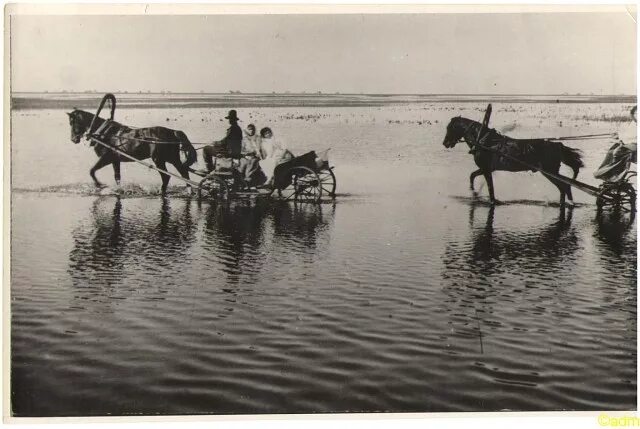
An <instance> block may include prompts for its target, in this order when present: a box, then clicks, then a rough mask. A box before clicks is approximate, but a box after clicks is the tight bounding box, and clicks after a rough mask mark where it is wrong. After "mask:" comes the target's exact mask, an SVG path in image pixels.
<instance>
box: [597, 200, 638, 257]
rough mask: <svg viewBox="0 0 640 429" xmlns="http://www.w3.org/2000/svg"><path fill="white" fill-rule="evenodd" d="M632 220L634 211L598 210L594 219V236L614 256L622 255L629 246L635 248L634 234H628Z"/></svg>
mask: <svg viewBox="0 0 640 429" xmlns="http://www.w3.org/2000/svg"><path fill="white" fill-rule="evenodd" d="M634 220H635V212H631V213H623V212H621V211H619V210H618V211H615V210H614V211H599V212H598V213H597V214H596V219H595V226H596V233H595V236H596V237H597V238H598V239H599V240H600V241H601V242H602V243H603V244H605V245H606V247H607V248H608V249H610V250H611V251H612V252H613V253H614V254H615V255H616V256H622V254H623V253H624V252H625V251H628V250H629V247H630V246H633V248H634V249H635V246H636V240H635V236H633V235H632V234H629V232H630V230H631V228H632V227H633V224H634Z"/></svg>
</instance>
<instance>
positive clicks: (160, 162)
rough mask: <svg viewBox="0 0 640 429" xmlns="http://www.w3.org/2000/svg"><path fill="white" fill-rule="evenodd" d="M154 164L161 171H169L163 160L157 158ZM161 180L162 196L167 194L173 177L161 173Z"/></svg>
mask: <svg viewBox="0 0 640 429" xmlns="http://www.w3.org/2000/svg"><path fill="white" fill-rule="evenodd" d="M153 162H154V164H155V165H156V167H158V168H159V169H161V170H166V169H167V164H166V163H165V161H164V160H163V159H159V158H156V159H154V160H153ZM160 178H162V194H163V195H164V194H165V193H166V192H167V186H169V179H170V178H171V176H169V175H168V174H167V173H160Z"/></svg>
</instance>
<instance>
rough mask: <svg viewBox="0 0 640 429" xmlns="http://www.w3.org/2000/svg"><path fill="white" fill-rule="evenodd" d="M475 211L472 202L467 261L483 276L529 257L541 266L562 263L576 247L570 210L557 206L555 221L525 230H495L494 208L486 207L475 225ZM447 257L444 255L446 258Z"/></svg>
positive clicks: (571, 210) (575, 236) (576, 239)
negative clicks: (483, 218) (483, 217)
mask: <svg viewBox="0 0 640 429" xmlns="http://www.w3.org/2000/svg"><path fill="white" fill-rule="evenodd" d="M475 211H476V205H474V204H472V205H471V206H470V209H469V226H470V228H471V229H472V239H471V241H472V245H471V247H470V249H471V252H470V253H469V254H468V255H466V256H468V258H469V259H468V260H467V261H466V262H467V263H470V264H472V265H473V266H475V267H476V271H478V272H482V273H483V274H485V275H488V274H492V273H494V272H498V271H501V270H502V266H503V265H505V264H517V263H519V261H523V260H526V261H530V260H531V259H532V258H533V259H534V260H536V264H537V265H539V266H542V267H544V266H545V265H544V264H546V263H553V264H557V263H563V260H564V259H566V258H567V257H569V256H570V255H571V253H573V252H574V251H575V250H576V248H577V245H578V238H577V235H576V232H575V230H573V229H572V228H571V219H572V217H573V209H568V210H567V211H565V210H564V209H559V215H558V219H557V221H555V222H553V223H551V224H550V225H548V226H545V227H542V228H540V229H528V230H525V231H511V230H506V229H502V230H498V231H495V230H494V216H495V207H490V208H489V209H488V214H487V219H486V222H485V225H484V227H482V228H475V227H474V221H475ZM454 246H455V244H454ZM463 255H464V253H463ZM449 259H450V258H449V257H445V260H449ZM453 259H455V257H454V258H453Z"/></svg>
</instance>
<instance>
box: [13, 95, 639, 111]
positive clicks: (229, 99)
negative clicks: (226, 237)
mask: <svg viewBox="0 0 640 429" xmlns="http://www.w3.org/2000/svg"><path fill="white" fill-rule="evenodd" d="M102 95H103V94H98V93H70V92H67V93H64V92H59V93H51V92H50V93H33V92H21V93H13V94H12V96H11V109H12V110H23V109H72V108H74V107H77V108H81V109H95V108H97V107H98V104H99V102H100V100H101V98H102ZM116 98H117V100H118V107H125V108H128V109H135V108H145V109H148V108H228V107H237V108H248V107H375V106H386V105H401V104H416V103H465V102H467V103H481V102H482V103H637V97H636V96H635V95H567V94H562V95H521V94H519V95H504V94H494V95H491V94H417V95H410V94H304V93H302V94H301V93H297V94H241V93H234V94H200V93H197V94H192V93H175V94H174V93H170V94H168V93H164V94H162V93H116Z"/></svg>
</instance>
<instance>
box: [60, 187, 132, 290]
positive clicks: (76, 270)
mask: <svg viewBox="0 0 640 429" xmlns="http://www.w3.org/2000/svg"><path fill="white" fill-rule="evenodd" d="M112 202H113V209H112V210H110V211H109V210H105V206H110V203H112ZM73 242H74V246H73V249H72V250H71V252H70V254H69V274H70V275H71V278H72V279H73V281H74V284H75V285H76V286H86V285H87V283H89V282H92V281H94V282H95V281H97V282H100V281H102V282H104V285H105V286H108V285H110V284H111V283H113V282H118V281H119V280H121V279H119V278H118V277H112V276H107V277H104V276H102V275H101V274H103V273H105V272H111V271H122V267H123V263H124V261H123V257H124V246H125V240H124V239H123V234H122V201H121V200H120V198H116V199H115V201H114V200H113V199H112V198H109V197H103V198H97V199H96V200H95V202H94V203H93V205H92V207H91V223H90V224H88V225H87V224H86V222H81V224H80V225H79V226H78V227H77V228H76V229H75V230H74V231H73Z"/></svg>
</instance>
